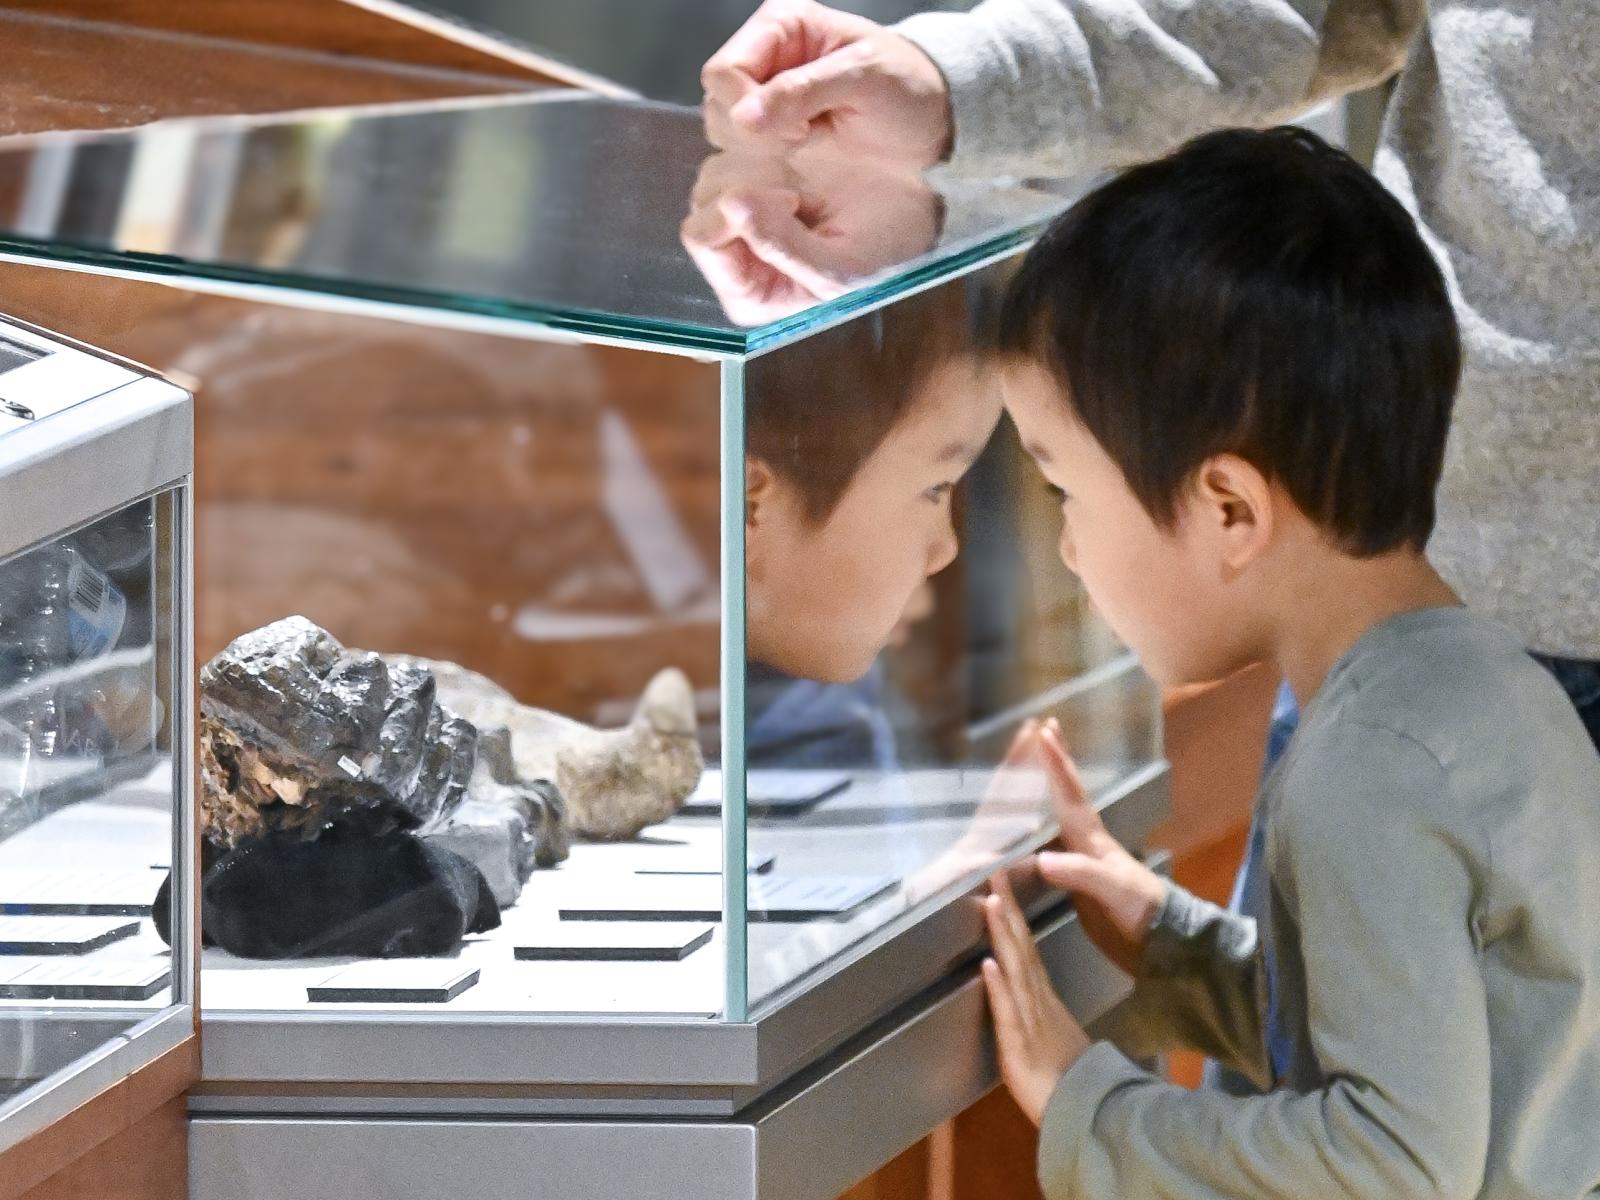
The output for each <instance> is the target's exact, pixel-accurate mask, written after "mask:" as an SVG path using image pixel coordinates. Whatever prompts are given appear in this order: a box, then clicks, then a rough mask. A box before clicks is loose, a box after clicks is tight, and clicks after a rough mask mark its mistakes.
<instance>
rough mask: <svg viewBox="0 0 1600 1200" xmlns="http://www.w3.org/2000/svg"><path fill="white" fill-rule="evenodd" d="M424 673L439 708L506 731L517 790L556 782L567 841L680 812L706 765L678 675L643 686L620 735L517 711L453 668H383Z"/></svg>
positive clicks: (626, 832) (487, 685)
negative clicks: (435, 689)
mask: <svg viewBox="0 0 1600 1200" xmlns="http://www.w3.org/2000/svg"><path fill="white" fill-rule="evenodd" d="M389 661H390V662H391V663H393V664H395V665H408V666H413V667H425V668H427V669H428V670H430V671H431V672H432V673H433V676H434V678H435V679H436V680H437V682H438V688H439V700H440V702H441V703H443V704H446V705H448V706H449V707H450V708H451V709H452V710H453V711H455V712H459V713H461V714H462V715H463V716H464V717H466V718H467V719H468V720H470V721H473V722H475V723H476V724H477V725H478V726H479V727H480V728H485V729H487V728H490V727H493V726H503V727H505V728H506V729H508V730H509V731H510V738H511V755H512V759H513V763H514V767H515V774H516V777H517V778H518V779H519V780H522V781H528V780H538V779H548V780H553V781H554V782H555V785H556V788H557V789H558V790H559V792H560V794H561V797H562V799H564V800H565V801H566V810H567V818H568V821H569V822H570V826H571V829H572V832H573V833H575V834H576V835H578V836H579V837H584V838H590V839H593V840H596V841H623V840H626V839H629V838H632V837H636V836H637V835H638V834H639V832H640V830H642V829H644V828H645V827H646V826H649V825H655V824H657V823H659V822H661V821H665V820H666V819H667V818H668V817H670V816H672V815H673V814H674V813H676V812H677V811H678V809H680V808H681V807H683V802H684V801H685V800H686V799H688V797H689V795H690V793H691V792H693V791H694V789H695V786H696V785H697V784H698V783H699V782H700V773H701V771H702V770H703V769H704V766H705V763H704V760H703V759H702V758H701V755H700V743H699V740H698V737H697V723H696V719H695V710H694V693H693V690H692V689H691V688H690V686H689V680H688V679H687V678H686V677H685V676H684V674H683V672H682V671H678V670H676V669H672V668H669V669H667V670H664V671H661V672H660V673H659V674H657V675H656V676H655V678H654V679H652V680H651V681H650V683H649V684H648V685H647V686H646V688H645V690H644V694H643V695H642V696H641V697H640V699H639V705H638V708H637V709H636V710H635V712H634V716H633V719H632V720H631V721H630V722H629V723H628V724H627V725H625V726H623V727H622V728H621V729H595V728H593V727H591V726H588V725H585V724H583V723H582V722H581V721H574V720H572V719H571V718H570V717H564V716H561V715H560V714H559V713H553V712H547V711H546V710H544V709H540V708H532V707H529V706H528V705H525V704H520V703H518V701H517V700H516V698H515V697H514V696H512V695H511V693H509V692H507V691H506V690H505V689H504V688H502V687H500V686H499V685H497V684H495V683H494V682H492V681H491V680H488V679H485V678H484V677H483V676H482V675H478V674H476V673H475V672H472V671H468V670H466V669H465V668H463V667H458V666H456V665H455V664H454V663H446V662H434V661H430V660H427V659H412V658H401V659H390V660H389Z"/></svg>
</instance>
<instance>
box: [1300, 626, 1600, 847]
mask: <svg viewBox="0 0 1600 1200" xmlns="http://www.w3.org/2000/svg"><path fill="white" fill-rule="evenodd" d="M1295 740H1296V742H1297V743H1299V744H1298V745H1296V746H1294V747H1293V752H1292V755H1291V761H1290V762H1288V763H1286V768H1287V773H1288V774H1289V775H1290V776H1291V779H1289V780H1286V783H1287V784H1288V790H1289V791H1291V792H1305V791H1307V790H1311V791H1316V790H1320V787H1321V786H1323V785H1325V786H1328V787H1332V788H1335V789H1337V788H1338V787H1339V785H1340V781H1341V780H1342V779H1362V780H1365V781H1367V782H1368V786H1375V787H1380V788H1382V787H1383V786H1384V783H1385V773H1386V772H1391V773H1393V774H1394V775H1395V776H1397V777H1398V778H1396V779H1395V780H1394V783H1395V784H1396V785H1401V784H1403V783H1405V782H1410V783H1411V784H1412V787H1411V788H1409V789H1405V790H1401V789H1399V788H1397V791H1398V792H1399V794H1393V795H1391V798H1390V801H1391V802H1394V801H1404V802H1411V803H1424V804H1425V803H1427V802H1428V801H1429V799H1430V797H1432V798H1436V799H1437V800H1439V801H1441V802H1444V803H1447V804H1448V805H1449V808H1450V809H1451V811H1452V813H1453V814H1454V815H1457V816H1459V815H1461V809H1462V806H1466V807H1468V808H1477V807H1479V806H1480V805H1487V804H1495V803H1503V802H1505V801H1506V800H1508V799H1510V798H1511V797H1513V796H1516V795H1521V796H1524V797H1528V796H1537V795H1540V794H1551V795H1566V796H1569V797H1570V796H1592V799H1593V800H1594V802H1595V805H1596V808H1597V811H1600V755H1597V754H1596V752H1595V748H1594V746H1593V744H1592V743H1591V742H1590V740H1589V738H1588V735H1587V733H1586V732H1585V730H1584V728H1583V725H1582V722H1581V721H1580V720H1579V718H1578V715H1577V712H1576V710H1575V709H1574V708H1573V706H1572V703H1571V701H1570V700H1569V699H1568V697H1567V695H1566V693H1565V692H1564V691H1563V690H1562V689H1561V686H1560V685H1559V684H1558V683H1557V682H1556V681H1555V679H1554V678H1553V677H1552V676H1551V675H1550V674H1549V672H1547V671H1546V670H1545V669H1544V668H1543V667H1542V666H1540V665H1539V664H1538V663H1537V662H1535V661H1534V659H1533V658H1532V657H1531V656H1530V655H1529V654H1528V653H1527V651H1526V650H1524V649H1523V647H1522V645H1521V644H1520V642H1519V641H1518V640H1517V638H1516V637H1515V635H1513V634H1512V633H1511V632H1510V631H1509V630H1507V629H1505V628H1503V627H1502V626H1500V625H1497V624H1496V623H1494V622H1493V621H1490V620H1488V619H1487V618H1484V617H1481V616H1478V615H1477V614H1475V613H1472V612H1470V611H1469V610H1467V609H1463V608H1451V609H1428V610H1425V611H1422V612H1416V613H1407V614H1404V615H1403V616H1401V617H1398V618H1394V619H1392V620H1390V621H1387V622H1385V623H1384V624H1383V625H1381V626H1379V627H1378V628H1377V629H1375V630H1373V631H1372V632H1370V633H1369V634H1368V635H1367V636H1366V637H1365V638H1363V639H1362V641H1361V642H1360V643H1359V644H1358V645H1357V646H1356V647H1355V648H1354V649H1353V650H1352V651H1351V652H1350V654H1348V655H1347V656H1346V657H1345V659H1344V660H1342V661H1341V662H1340V664H1339V665H1338V666H1337V667H1336V668H1335V669H1334V671H1333V672H1331V673H1330V675H1329V677H1328V679H1327V681H1326V682H1325V683H1324V685H1323V689H1322V692H1321V693H1319V695H1318V696H1317V698H1316V699H1315V700H1314V701H1313V703H1312V704H1311V705H1310V706H1309V707H1308V709H1307V712H1306V714H1305V721H1304V724H1303V728H1302V730H1301V731H1300V733H1299V734H1298V735H1297V736H1296V739H1295ZM1308 783H1314V784H1315V785H1316V786H1311V787H1310V788H1309V789H1308ZM1386 790H1387V789H1386Z"/></svg>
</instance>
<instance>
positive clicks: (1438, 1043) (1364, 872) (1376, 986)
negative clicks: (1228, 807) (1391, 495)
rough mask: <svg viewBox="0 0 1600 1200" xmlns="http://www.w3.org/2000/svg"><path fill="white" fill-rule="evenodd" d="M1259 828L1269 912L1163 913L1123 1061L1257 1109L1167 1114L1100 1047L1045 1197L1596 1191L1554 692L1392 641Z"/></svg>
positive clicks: (1166, 1093)
mask: <svg viewBox="0 0 1600 1200" xmlns="http://www.w3.org/2000/svg"><path fill="white" fill-rule="evenodd" d="M1261 803H1262V805H1263V809H1262V811H1263V813H1264V815H1265V817H1266V829H1267V830H1268V831H1269V838H1268V841H1267V844H1266V851H1265V853H1266V861H1265V864H1264V866H1265V870H1264V871H1263V872H1261V873H1260V875H1259V878H1260V879H1261V880H1262V884H1261V886H1262V887H1263V888H1264V889H1265V892H1266V894H1265V895H1263V896H1261V897H1258V899H1259V900H1260V901H1261V902H1262V905H1261V907H1260V908H1259V909H1258V911H1260V912H1262V913H1264V914H1266V915H1265V916H1263V918H1262V919H1261V921H1260V922H1259V925H1258V923H1257V922H1254V921H1251V920H1250V919H1248V918H1244V917H1239V916H1236V915H1233V914H1230V913H1228V912H1226V911H1224V910H1222V909H1219V908H1217V907H1216V906H1214V905H1211V904H1208V903H1206V902H1204V901H1201V900H1198V899H1196V898H1195V897H1194V896H1192V895H1191V894H1189V893H1187V892H1185V891H1183V890H1182V889H1181V888H1177V887H1173V888H1171V889H1170V891H1169V893H1168V897H1167V900H1166V902H1165V904H1164V905H1163V907H1162V909H1161V911H1160V912H1159V913H1158V915H1157V917H1156V920H1155V922H1154V925H1153V927H1152V930H1151V934H1150V940H1149V942H1148V944H1147V947H1146V951H1145V957H1144V962H1143V967H1142V970H1141V976H1140V978H1139V980H1138V981H1137V983H1136V986H1135V989H1134V997H1133V1000H1132V1002H1131V1004H1130V1006H1129V1010H1128V1011H1127V1012H1126V1013H1125V1014H1124V1020H1123V1026H1124V1027H1123V1029H1122V1031H1121V1037H1120V1038H1119V1040H1120V1041H1121V1042H1122V1044H1123V1046H1124V1047H1125V1048H1126V1049H1127V1050H1128V1051H1129V1052H1131V1053H1135V1054H1145V1053H1150V1052H1152V1051H1154V1050H1157V1049H1160V1048H1163V1047H1171V1046H1174V1045H1185V1046H1189V1047H1192V1048H1195V1049H1199V1050H1202V1051H1205V1052H1206V1053H1208V1054H1211V1055H1214V1056H1216V1057H1218V1058H1220V1059H1222V1060H1223V1061H1225V1062H1226V1063H1227V1064H1228V1065H1230V1066H1232V1067H1234V1068H1235V1069H1237V1070H1238V1071H1240V1072H1242V1073H1243V1074H1245V1075H1247V1076H1249V1077H1251V1078H1253V1079H1254V1080H1255V1081H1256V1082H1257V1083H1258V1084H1259V1085H1260V1086H1262V1087H1263V1088H1269V1087H1270V1088H1272V1090H1270V1091H1266V1092H1264V1094H1260V1095H1251V1096H1235V1095H1228V1094H1224V1093H1222V1092H1190V1091H1186V1090H1184V1089H1182V1088H1179V1087H1177V1086H1175V1085H1172V1084H1168V1083H1165V1082H1162V1081H1160V1080H1157V1079H1155V1078H1153V1077H1152V1076H1150V1075H1148V1074H1146V1073H1145V1072H1144V1071H1142V1070H1140V1069H1139V1068H1138V1067H1136V1066H1135V1065H1134V1064H1133V1063H1132V1062H1131V1061H1130V1060H1129V1059H1128V1058H1126V1057H1124V1056H1123V1053H1122V1052H1121V1051H1119V1050H1118V1049H1116V1048H1114V1047H1113V1046H1112V1045H1111V1044H1110V1043H1106V1042H1100V1043H1096V1044H1095V1045H1094V1046H1093V1047H1091V1049H1090V1050H1089V1051H1088V1052H1087V1053H1086V1054H1085V1055H1084V1056H1083V1057H1082V1058H1081V1059H1079V1060H1078V1062H1077V1063H1075V1064H1074V1065H1073V1067H1072V1068H1071V1069H1070V1070H1069V1071H1068V1072H1067V1074H1066V1075H1065V1077H1064V1078H1063V1079H1062V1082H1061V1085H1060V1087H1059V1088H1058V1089H1057V1091H1056V1093H1055V1095H1054V1096H1053V1098H1052V1099H1051V1102H1050V1104H1049V1107H1048V1108H1047V1110H1046V1113H1045V1117H1044V1122H1043V1126H1042V1128H1041V1130H1040V1148H1039V1157H1040V1178H1041V1181H1042V1183H1043V1185H1044V1189H1045V1194H1046V1195H1047V1196H1049V1197H1051V1198H1052V1200H1065V1198H1066V1197H1083V1198H1095V1200H1098V1198H1101V1197H1104V1198H1106V1200H1110V1198H1112V1197H1118V1196H1127V1197H1134V1196H1137V1197H1139V1198H1140V1200H1164V1198H1169V1197H1205V1198H1208V1200H1210V1198H1217V1200H1220V1198H1222V1197H1228V1198H1230V1200H1242V1198H1246V1197H1257V1196H1259V1197H1282V1198H1284V1200H1321V1198H1323V1197H1327V1198H1329V1200H1333V1198H1335V1197H1337V1198H1341V1200H1344V1198H1350V1197H1354V1198H1357V1200H1360V1198H1362V1197H1371V1198H1373V1200H1397V1198H1399V1197H1411V1196H1428V1197H1469V1196H1481V1197H1485V1198H1488V1200H1512V1198H1516V1200H1558V1198H1559V1200H1573V1198H1575V1197H1582V1196H1587V1195H1591V1194H1594V1193H1596V1192H1600V902H1597V899H1596V898H1597V897H1600V756H1597V755H1596V753H1595V750H1594V747H1593V745H1592V744H1591V743H1590V742H1589V740H1588V737H1587V735H1586V733H1585V732H1584V730H1583V727H1582V725H1581V724H1580V722H1579V720H1578V717H1577V715H1576V713H1575V712H1574V711H1573V709H1572V706H1571V705H1570V703H1568V701H1567V698H1566V695H1565V694H1564V693H1563V692H1562V691H1561V689H1560V688H1559V687H1558V686H1557V685H1556V683H1555V682H1554V680H1553V679H1551V678H1550V677H1549V676H1548V675H1547V674H1546V673H1545V672H1544V671H1543V669H1542V668H1540V667H1539V666H1537V665H1536V664H1535V663H1534V662H1533V660H1532V659H1530V658H1529V657H1528V656H1527V655H1526V654H1525V653H1523V652H1522V650H1521V647H1520V645H1519V644H1518V641H1517V639H1516V637H1515V636H1514V635H1513V634H1512V633H1511V632H1510V631H1509V630H1506V629H1504V628H1503V627H1500V626H1497V625H1495V624H1494V623H1492V622H1489V621H1487V620H1485V619H1483V618H1481V617H1478V616H1476V615H1474V614H1472V613H1471V612H1470V611H1469V610H1466V609H1428V610H1423V611H1420V612H1414V613H1408V614H1405V615H1403V616H1400V617H1396V618H1393V619H1391V620H1389V621H1386V622H1384V623H1382V624H1381V625H1379V626H1378V627H1377V628H1376V629H1374V630H1373V631H1371V632H1369V633H1368V634H1367V635H1366V636H1365V637H1364V638H1363V639H1362V640H1361V641H1360V642H1359V643H1358V644H1357V645H1356V646H1355V647H1354V648H1353V649H1352V650H1351V651H1350V652H1349V653H1347V654H1346V655H1345V656H1344V658H1343V659H1342V660H1341V661H1340V662H1339V663H1338V664H1337V665H1336V666H1335V667H1334V669H1333V670H1332V671H1331V672H1330V674H1329V676H1328V678H1327V680H1326V681H1325V682H1324V684H1323V686H1322V688H1321V690H1320V691H1319V692H1318V694H1317V696H1316V697H1315V698H1314V700H1313V701H1312V703H1311V704H1310V705H1309V706H1308V707H1307V708H1306V711H1305V714H1304V718H1303V722H1302V724H1301V727H1300V729H1299V731H1298V732H1297V733H1296V734H1295V737H1294V740H1293V742H1292V743H1291V745H1290V748H1289V750H1288V752H1287V754H1286V755H1285V757H1284V758H1283V759H1282V760H1281V761H1280V762H1279V764H1278V765H1277V766H1276V767H1275V768H1274V770H1273V772H1272V773H1271V775H1270V776H1269V778H1268V779H1267V781H1266V782H1265V783H1264V785H1263V791H1262V796H1261ZM1269 990H1270V991H1271V993H1272V998H1273V1003H1272V1004H1271V1006H1270V1009H1269V1005H1268V1002H1267V1001H1268V992H1269ZM1269 1011H1270V1012H1271V1013H1272V1014H1273V1016H1272V1018H1270V1020H1271V1022H1272V1026H1273V1027H1272V1028H1271V1029H1269V1028H1268V1022H1269V1017H1268V1015H1267V1014H1268V1012H1269Z"/></svg>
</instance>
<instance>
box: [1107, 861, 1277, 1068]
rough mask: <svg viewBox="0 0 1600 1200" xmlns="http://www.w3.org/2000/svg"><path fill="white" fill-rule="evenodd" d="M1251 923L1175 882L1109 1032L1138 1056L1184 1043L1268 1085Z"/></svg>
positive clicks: (1262, 975)
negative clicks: (1137, 973)
mask: <svg viewBox="0 0 1600 1200" xmlns="http://www.w3.org/2000/svg"><path fill="white" fill-rule="evenodd" d="M1266 1007H1267V996H1266V970H1265V967H1264V965H1263V961H1262V954H1261V947H1260V942H1259V938H1258V937H1257V933H1256V923H1255V922H1254V921H1253V920H1251V919H1250V918H1249V917H1242V916H1239V915H1238V914H1237V913H1231V912H1228V911H1227V910H1226V909H1224V908H1219V907H1218V906H1217V905H1215V904H1212V903H1210V902H1209V901H1206V900H1202V899H1200V898H1199V897H1198V896H1196V895H1194V894H1193V893H1192V892H1189V891H1187V890H1185V889H1184V888H1182V887H1179V886H1178V885H1177V884H1168V885H1167V895H1166V898H1165V899H1164V900H1163V901H1162V904H1161V907H1160V909H1159V910H1158V911H1157V913H1156V916H1155V919H1154V921H1153V922H1152V923H1151V926H1150V931H1149V935H1148V937H1147V939H1146V941H1145V951H1144V959H1143V961H1142V962H1141V964H1140V969H1139V976H1138V978H1137V979H1136V980H1135V981H1134V989H1133V994H1132V995H1131V996H1130V997H1129V998H1128V1000H1127V1001H1126V1002H1125V1003H1124V1004H1123V1005H1122V1006H1121V1007H1120V1008H1119V1009H1118V1010H1117V1011H1116V1013H1115V1015H1114V1016H1113V1018H1112V1019H1111V1020H1110V1021H1109V1022H1108V1026H1107V1028H1106V1030H1105V1033H1106V1036H1108V1037H1109V1038H1110V1039H1111V1040H1112V1041H1114V1042H1115V1043H1116V1044H1117V1045H1118V1046H1119V1047H1121V1048H1122V1049H1123V1050H1125V1051H1127V1053H1128V1054H1130V1055H1131V1056H1133V1057H1135V1058H1144V1057H1148V1056H1150V1055H1154V1054H1159V1053H1161V1052H1163V1051H1166V1050H1171V1049H1174V1048H1176V1047H1182V1048H1184V1049H1187V1050H1198V1051H1200V1052H1201V1053H1203V1054H1205V1055H1206V1056H1207V1057H1208V1058H1213V1059H1216V1060H1217V1061H1218V1062H1221V1063H1223V1064H1224V1065H1225V1066H1227V1067H1229V1068H1231V1069H1233V1070H1234V1071H1237V1072H1238V1073H1239V1074H1241V1075H1243V1076H1245V1077H1246V1078H1248V1079H1249V1080H1250V1081H1251V1082H1252V1083H1254V1084H1255V1085H1256V1086H1257V1087H1258V1088H1261V1089H1263V1090H1265V1089H1266V1088H1268V1087H1270V1086H1271V1085H1272V1077H1271V1065H1270V1061H1269V1057H1268V1051H1267V1041H1266Z"/></svg>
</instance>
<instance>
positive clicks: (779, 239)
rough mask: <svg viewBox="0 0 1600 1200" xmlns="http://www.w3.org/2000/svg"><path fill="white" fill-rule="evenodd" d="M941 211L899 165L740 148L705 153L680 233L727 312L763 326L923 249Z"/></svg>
mask: <svg viewBox="0 0 1600 1200" xmlns="http://www.w3.org/2000/svg"><path fill="white" fill-rule="evenodd" d="M942 211H943V210H942V206H941V204H940V201H939V197H938V196H937V195H936V194H935V193H934V192H933V190H932V189H931V188H929V187H928V185H927V184H926V183H925V182H923V180H922V177H921V176H920V175H919V174H917V173H915V172H912V171H908V170H905V169H904V168H891V167H888V166H885V165H882V164H879V163H875V162H862V161H859V160H856V161H848V160H844V159H840V158H839V157H838V156H836V155H832V154H829V153H825V152H822V151H819V150H815V149H811V150H802V151H796V152H793V153H788V154H777V153H773V152H771V151H767V152H755V151H751V150H748V149H747V150H744V151H730V152H723V153H720V154H713V155H712V156H711V157H710V158H708V159H707V160H706V161H705V164H704V165H703V166H702V167H701V168H700V177H699V179H698V180H697V181H696V183H695V188H694V193H693V196H692V198H691V201H690V211H689V216H688V217H687V218H686V219H685V220H684V222H683V227H682V229H681V231H680V233H681V237H682V240H683V245H684V248H685V249H686V250H688V252H689V255H690V257H691V258H693V259H694V262H695V265H696V266H698V267H699V268H700V272H701V274H703V275H704V276H705V277H706V281H707V282H708V283H710V284H711V288H712V290H713V291H714V292H716V294H717V298H718V299H719V300H720V301H722V306H723V308H724V309H725V310H726V311H727V314H728V317H729V318H730V319H731V320H733V321H734V322H736V323H738V324H740V325H762V324H765V323H767V322H768V321H774V320H777V319H778V318H780V317H785V316H788V315H790V314H791V313H796V312H800V311H801V310H802V309H806V308H810V307H811V306H812V305H813V304H816V303H818V302H819V301H823V300H830V299H832V298H834V297H836V296H840V295H843V294H844V293H845V292H847V291H849V290H850V289H851V288H852V287H854V286H856V285H857V284H858V283H859V282H860V281H861V280H862V279H865V278H867V277H868V276H871V275H874V274H876V273H877V272H878V271H881V270H883V269H884V268H885V267H889V266H893V265H895V264H897V263H901V262H904V261H906V260H907V259H910V258H914V257H916V256H917V255H918V254H922V253H924V252H926V251H927V250H928V249H929V248H931V247H932V246H933V244H934V243H935V242H936V241H937V240H938V236H939V225H940V220H941V216H942Z"/></svg>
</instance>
